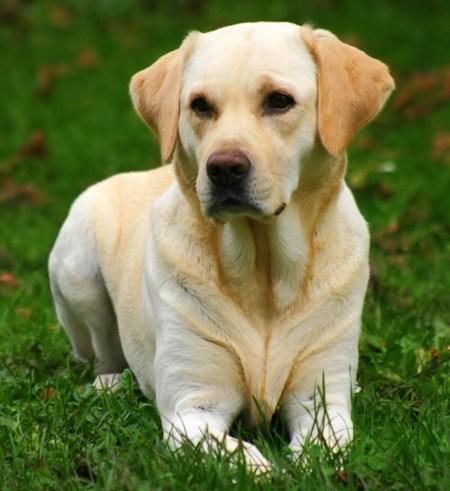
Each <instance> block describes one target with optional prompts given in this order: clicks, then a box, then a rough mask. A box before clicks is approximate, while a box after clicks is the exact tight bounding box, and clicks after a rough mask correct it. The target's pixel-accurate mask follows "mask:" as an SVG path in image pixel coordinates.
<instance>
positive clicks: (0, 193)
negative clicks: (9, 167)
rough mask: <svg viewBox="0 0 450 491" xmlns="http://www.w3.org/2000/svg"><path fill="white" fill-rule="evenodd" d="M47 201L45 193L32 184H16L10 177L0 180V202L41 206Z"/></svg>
mask: <svg viewBox="0 0 450 491" xmlns="http://www.w3.org/2000/svg"><path fill="white" fill-rule="evenodd" d="M47 201H48V199H47V197H46V196H45V194H44V193H43V192H42V191H41V190H40V189H39V188H38V187H37V186H35V185H34V184H29V183H28V184H18V183H16V182H14V181H12V180H11V179H4V180H3V181H1V182H0V204H4V203H8V204H11V203H13V204H23V203H27V204H30V205H32V206H42V205H43V204H45V203H46V202H47Z"/></svg>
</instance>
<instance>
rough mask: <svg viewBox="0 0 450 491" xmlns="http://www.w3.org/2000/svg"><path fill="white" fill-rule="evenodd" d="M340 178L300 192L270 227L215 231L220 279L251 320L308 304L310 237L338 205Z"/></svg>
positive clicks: (237, 224) (244, 223) (243, 221)
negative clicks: (325, 184) (253, 317)
mask: <svg viewBox="0 0 450 491" xmlns="http://www.w3.org/2000/svg"><path fill="white" fill-rule="evenodd" d="M344 166H345V163H344ZM342 170H343V169H342ZM342 176H343V172H340V173H339V176H336V179H334V180H333V182H331V184H330V182H329V183H328V184H327V186H326V187H323V188H315V189H306V190H298V191H297V192H296V193H294V196H293V197H292V199H291V201H290V203H289V204H288V205H287V206H286V208H285V210H284V211H283V212H282V213H281V215H280V216H279V217H278V218H277V219H276V221H274V222H272V223H265V222H260V221H256V220H253V219H250V218H246V217H240V218H236V219H233V220H230V221H228V222H227V223H226V224H224V225H223V226H220V227H218V234H217V237H218V240H217V243H218V249H219V258H220V262H221V263H220V266H221V275H222V278H223V279H224V283H225V284H227V285H228V286H229V288H230V290H231V292H232V293H233V294H234V295H235V297H236V299H237V301H238V302H239V303H240V304H241V305H242V306H245V307H243V308H245V310H246V311H247V313H248V314H249V315H257V316H261V317H264V318H266V319H270V318H271V317H273V316H274V315H280V314H281V313H283V312H284V311H286V310H290V308H296V307H298V305H299V304H301V303H302V302H303V301H304V300H306V297H307V295H308V281H309V279H310V277H311V275H312V274H313V266H314V256H315V254H314V253H315V243H314V235H315V232H316V230H317V227H318V225H319V224H320V221H321V218H322V217H323V215H324V214H325V213H326V212H327V211H328V210H329V209H330V208H331V207H332V206H333V204H334V203H335V202H336V197H337V196H338V194H339V192H340V190H341V187H342V183H343V179H342Z"/></svg>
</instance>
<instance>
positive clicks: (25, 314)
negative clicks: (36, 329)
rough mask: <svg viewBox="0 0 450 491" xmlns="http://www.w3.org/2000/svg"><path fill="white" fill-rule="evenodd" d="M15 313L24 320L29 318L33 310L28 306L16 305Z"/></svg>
mask: <svg viewBox="0 0 450 491" xmlns="http://www.w3.org/2000/svg"><path fill="white" fill-rule="evenodd" d="M15 311H16V314H17V315H18V316H19V317H21V318H22V319H24V320H30V319H31V317H32V315H33V310H32V309H30V308H29V307H21V306H18V307H16V308H15Z"/></svg>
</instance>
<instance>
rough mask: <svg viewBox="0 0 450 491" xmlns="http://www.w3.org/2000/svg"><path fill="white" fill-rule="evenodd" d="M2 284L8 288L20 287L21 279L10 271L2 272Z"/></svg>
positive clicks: (0, 276)
mask: <svg viewBox="0 0 450 491" xmlns="http://www.w3.org/2000/svg"><path fill="white" fill-rule="evenodd" d="M0 286H5V287H6V288H11V289H15V288H19V286H20V283H19V280H18V279H17V278H16V277H15V276H14V275H13V274H12V273H8V272H4V273H0Z"/></svg>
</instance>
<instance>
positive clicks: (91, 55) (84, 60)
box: [78, 48, 100, 68]
mask: <svg viewBox="0 0 450 491" xmlns="http://www.w3.org/2000/svg"><path fill="white" fill-rule="evenodd" d="M99 61H100V58H99V56H98V54H97V53H96V52H95V51H94V50H92V49H91V48H84V49H82V50H81V51H80V52H79V54H78V64H79V65H80V66H81V67H83V68H93V67H96V66H98V65H99Z"/></svg>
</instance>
